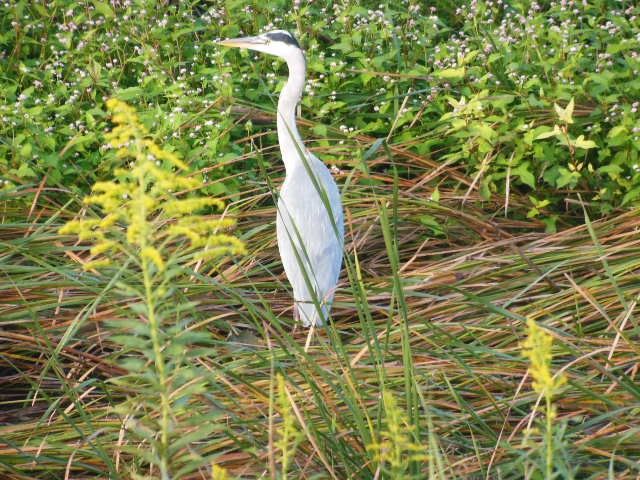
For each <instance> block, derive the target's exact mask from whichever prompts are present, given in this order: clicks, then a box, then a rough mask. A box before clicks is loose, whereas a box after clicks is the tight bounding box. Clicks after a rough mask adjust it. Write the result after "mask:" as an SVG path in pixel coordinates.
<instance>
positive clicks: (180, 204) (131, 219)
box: [60, 99, 245, 271]
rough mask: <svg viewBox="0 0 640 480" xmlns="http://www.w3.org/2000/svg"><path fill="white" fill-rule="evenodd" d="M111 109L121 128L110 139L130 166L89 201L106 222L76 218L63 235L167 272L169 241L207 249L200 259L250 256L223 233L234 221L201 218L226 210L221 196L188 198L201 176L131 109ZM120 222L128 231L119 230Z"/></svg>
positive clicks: (95, 251)
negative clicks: (127, 254) (135, 257)
mask: <svg viewBox="0 0 640 480" xmlns="http://www.w3.org/2000/svg"><path fill="white" fill-rule="evenodd" d="M107 108H108V109H109V110H110V112H111V113H112V117H111V120H112V121H113V122H114V123H115V124H116V126H115V127H114V128H113V130H112V131H111V132H109V133H108V134H107V135H106V138H107V140H108V141H109V143H110V144H111V146H113V147H114V148H115V149H116V156H117V157H119V158H123V159H125V158H126V159H127V162H128V163H129V166H130V168H122V167H120V168H117V169H115V176H116V178H117V180H113V181H100V182H96V183H95V184H94V185H93V188H92V190H91V195H89V196H87V197H86V198H84V200H83V203H84V204H85V205H94V206H96V207H99V209H100V210H101V211H102V213H103V217H102V218H100V219H82V220H72V221H70V222H69V223H67V224H66V225H65V226H64V227H62V228H61V229H60V233H61V234H71V233H74V234H77V235H78V238H79V239H80V240H81V241H90V242H93V243H94V245H93V247H92V248H91V254H92V255H93V256H99V255H102V254H105V253H107V252H109V251H118V250H121V251H128V252H134V254H136V253H135V252H137V254H138V255H139V256H140V259H142V260H148V261H149V262H151V263H152V264H153V265H155V266H156V267H157V269H158V270H159V271H162V270H164V268H165V261H164V257H166V255H164V252H163V251H162V249H161V248H160V247H159V246H158V245H159V241H160V240H161V239H166V238H167V237H169V238H174V237H178V238H179V237H183V238H188V239H189V241H190V247H189V248H194V249H195V248H202V249H203V251H202V252H196V253H197V255H196V257H197V258H202V259H214V258H217V257H220V256H222V255H226V254H243V253H245V247H244V244H243V243H242V242H241V241H240V240H238V239H237V238H236V237H233V236H232V235H227V234H224V235H223V234H220V233H218V232H220V231H223V230H226V229H229V228H231V227H233V226H234V225H235V223H234V221H233V220H231V219H226V218H224V219H223V218H218V219H211V218H208V217H202V216H201V215H198V214H197V212H198V211H200V210H202V209H204V208H207V207H213V208H216V209H223V208H224V203H223V202H222V201H220V200H218V199H216V198H208V197H205V198H201V197H196V196H188V195H189V193H188V192H190V191H192V190H196V189H198V188H200V187H201V186H202V182H201V180H200V179H199V178H196V177H191V176H187V175H186V172H187V171H188V165H187V164H186V163H184V162H183V161H182V160H180V159H179V158H178V157H177V155H176V154H175V153H173V152H170V151H168V150H166V149H163V148H162V147H160V146H158V145H157V144H156V143H155V142H154V141H153V140H152V139H151V138H148V136H147V131H146V129H145V128H144V126H143V125H142V124H141V123H140V120H139V119H138V116H137V114H136V112H135V110H134V109H133V108H131V107H130V106H129V105H127V104H126V103H124V102H122V101H120V100H118V99H110V100H108V101H107ZM162 161H164V162H166V164H164V165H163V163H162ZM167 166H169V167H170V169H167V168H166V167H167ZM178 194H179V195H180V196H179V198H178ZM161 214H162V215H161ZM167 217H169V218H167ZM167 220H170V221H169V222H168V221H167ZM116 224H119V225H120V226H121V227H122V228H114V227H115V226H116ZM123 231H124V232H126V233H125V235H123ZM119 245H121V246H122V248H119ZM131 247H135V248H131ZM108 263H109V261H108V260H104V261H102V260H100V259H96V260H94V261H92V262H89V263H88V264H87V265H88V267H87V266H85V268H90V269H92V268H96V267H100V266H103V265H107V264H108Z"/></svg>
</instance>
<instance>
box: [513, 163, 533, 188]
mask: <svg viewBox="0 0 640 480" xmlns="http://www.w3.org/2000/svg"><path fill="white" fill-rule="evenodd" d="M530 167H531V164H530V163H529V162H522V163H521V164H520V165H518V166H517V167H516V168H514V169H512V170H511V173H512V174H513V175H515V176H516V177H518V178H520V181H521V182H522V183H524V184H525V185H527V186H529V187H531V188H535V187H536V178H535V177H534V176H533V173H531V171H530Z"/></svg>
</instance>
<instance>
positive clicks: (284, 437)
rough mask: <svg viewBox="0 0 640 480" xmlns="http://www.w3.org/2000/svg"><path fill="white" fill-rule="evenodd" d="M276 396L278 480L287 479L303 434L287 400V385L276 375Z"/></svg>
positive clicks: (281, 377)
mask: <svg viewBox="0 0 640 480" xmlns="http://www.w3.org/2000/svg"><path fill="white" fill-rule="evenodd" d="M277 381H278V394H277V398H276V409H277V411H278V413H279V414H280V418H281V420H282V422H281V423H280V426H279V428H278V430H277V434H278V440H276V447H277V448H278V450H280V472H281V473H280V479H281V480H287V478H289V473H288V472H289V467H290V466H291V463H292V461H293V459H294V458H295V453H296V450H297V448H298V444H299V443H300V442H301V441H302V439H303V432H302V431H301V430H300V429H298V422H297V420H296V417H295V414H294V412H293V407H292V406H291V401H290V400H289V395H288V393H287V385H286V382H285V379H284V377H283V376H282V374H278V375H277Z"/></svg>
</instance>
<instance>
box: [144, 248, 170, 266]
mask: <svg viewBox="0 0 640 480" xmlns="http://www.w3.org/2000/svg"><path fill="white" fill-rule="evenodd" d="M140 255H141V256H142V258H146V259H147V260H151V261H152V262H153V263H154V264H155V266H156V267H157V269H158V270H160V271H163V270H164V268H165V265H164V260H162V255H160V252H159V251H158V250H157V249H156V248H154V247H144V248H143V249H142V251H141V252H140Z"/></svg>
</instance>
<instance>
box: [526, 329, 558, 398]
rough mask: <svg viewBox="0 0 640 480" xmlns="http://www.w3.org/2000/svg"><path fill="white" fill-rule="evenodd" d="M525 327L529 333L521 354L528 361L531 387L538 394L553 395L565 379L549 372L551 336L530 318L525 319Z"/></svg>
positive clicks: (551, 356)
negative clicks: (531, 379)
mask: <svg viewBox="0 0 640 480" xmlns="http://www.w3.org/2000/svg"><path fill="white" fill-rule="evenodd" d="M527 328H528V330H529V335H528V337H527V339H526V340H525V341H524V343H523V344H522V354H523V355H524V356H525V357H526V358H528V359H529V362H530V365H529V372H530V373H531V376H532V377H533V389H534V390H535V391H536V392H537V393H538V394H540V395H544V396H547V395H549V396H553V395H554V394H555V393H556V392H557V391H558V389H559V388H560V387H561V386H562V385H563V384H564V383H565V381H566V379H565V378H564V377H562V376H560V377H557V378H554V376H553V375H552V373H551V360H552V358H553V353H552V351H551V346H552V344H553V337H552V336H551V335H550V334H549V333H547V332H546V331H545V330H543V329H542V328H540V327H539V326H538V324H537V323H536V322H535V320H533V319H531V318H530V319H529V320H527Z"/></svg>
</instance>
